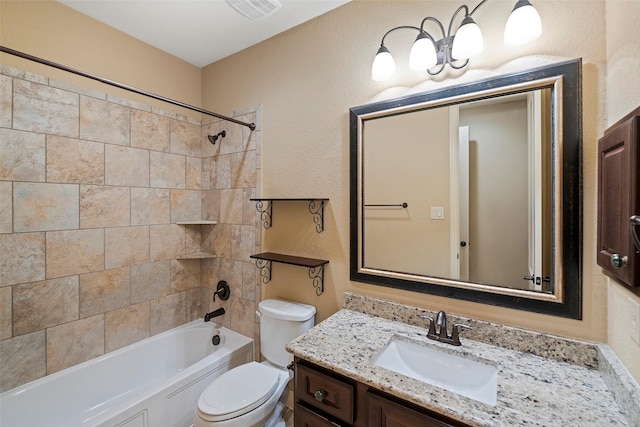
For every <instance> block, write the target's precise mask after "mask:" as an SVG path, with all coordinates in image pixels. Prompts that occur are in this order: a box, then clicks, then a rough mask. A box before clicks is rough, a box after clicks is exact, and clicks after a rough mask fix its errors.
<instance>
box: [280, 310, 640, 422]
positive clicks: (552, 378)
mask: <svg viewBox="0 0 640 427" xmlns="http://www.w3.org/2000/svg"><path fill="white" fill-rule="evenodd" d="M346 305H347V306H348V304H346ZM426 332H427V331H426V329H424V328H422V327H418V326H414V325H409V324H407V323H402V322H398V321H394V320H389V319H384V318H382V317H377V316H373V315H370V314H364V313H360V312H356V311H352V310H348V309H343V310H340V311H339V312H337V313H336V314H334V315H332V316H331V317H329V318H328V319H326V320H324V321H323V322H321V323H319V324H318V325H316V326H315V327H314V328H313V329H311V330H310V331H308V332H306V333H305V334H304V335H302V336H300V337H298V338H297V339H295V340H293V341H292V342H291V343H289V344H288V345H287V350H288V351H289V352H291V353H293V354H294V355H295V356H298V357H300V358H302V359H305V360H308V361H310V362H313V363H315V364H317V365H319V366H322V367H325V368H328V369H330V370H332V371H334V372H337V373H339V374H342V375H344V376H346V377H349V378H352V379H354V380H357V381H359V382H362V383H364V384H367V385H369V386H371V387H373V388H375V389H378V390H381V391H384V392H387V393H389V394H391V395H394V396H397V397H399V398H401V399H404V400H407V401H409V402H412V403H414V404H417V405H420V406H422V407H424V408H427V409H429V410H432V411H434V412H437V413H440V414H443V415H446V416H448V417H450V418H453V419H456V420H459V421H462V422H464V423H467V424H470V425H474V426H514V425H531V426H580V427H584V426H598V427H600V426H637V425H638V424H637V423H638V422H640V421H637V419H636V418H635V416H637V414H638V412H636V411H637V408H628V407H626V406H628V405H626V404H627V403H629V402H619V399H618V402H616V399H615V398H614V394H613V393H612V391H611V389H610V387H608V385H607V384H606V382H605V380H604V379H603V376H604V373H603V371H602V370H601V369H598V368H597V366H589V365H590V362H588V361H587V362H586V363H585V362H584V361H582V362H579V363H575V361H571V363H569V362H565V361H561V360H557V358H548V357H542V356H539V355H536V354H531V353H529V352H523V351H519V350H514V349H509V348H504V347H499V346H497V345H494V344H490V343H486V342H479V341H475V340H471V339H466V338H464V337H462V338H461V341H462V346H460V347H455V346H451V345H448V344H443V343H440V342H436V341H434V340H429V339H427V338H426ZM465 332H466V331H464V332H463V334H464V333H465ZM394 335H396V336H400V337H406V338H408V339H410V340H412V341H418V342H421V343H424V344H426V345H430V346H436V347H439V348H440V349H443V350H445V351H447V352H450V353H453V354H458V355H461V356H463V357H470V358H473V359H481V360H483V361H484V362H485V363H487V362H488V363H490V364H493V365H494V366H496V367H497V368H498V395H497V403H496V405H495V406H491V405H488V404H485V403H482V402H479V401H476V400H473V399H470V398H466V397H463V396H460V395H458V394H455V393H452V392H449V391H446V390H444V389H441V388H439V387H435V386H431V385H429V384H426V383H423V382H421V381H418V380H414V379H412V378H409V377H406V376H403V375H400V374H396V373H394V372H392V371H389V370H386V369H384V368H381V367H378V366H375V365H374V364H373V362H372V360H373V357H374V356H375V355H376V354H377V353H378V351H380V350H381V349H382V348H383V347H384V346H385V345H386V344H387V343H388V341H389V340H390V338H391V337H392V336H394ZM569 341H571V340H569ZM590 347H593V348H596V351H594V352H593V355H592V356H589V357H586V359H587V360H591V361H592V362H593V363H592V364H594V365H599V363H598V358H599V357H602V356H609V355H608V354H606V353H607V350H606V348H605V349H603V352H602V353H603V354H598V350H597V346H593V345H592V346H590ZM585 348H589V346H587V347H585ZM574 353H575V351H574ZM593 357H595V359H593ZM578 360H580V357H578ZM425 363H428V361H425ZM600 365H602V366H606V365H607V364H606V363H600ZM636 387H637V384H636ZM633 392H634V393H635V392H637V390H635V389H634V391H633ZM636 397H637V394H632V395H631V399H632V400H635V398H636ZM619 403H620V404H619ZM632 403H633V402H632ZM636 405H638V403H637V402H636Z"/></svg>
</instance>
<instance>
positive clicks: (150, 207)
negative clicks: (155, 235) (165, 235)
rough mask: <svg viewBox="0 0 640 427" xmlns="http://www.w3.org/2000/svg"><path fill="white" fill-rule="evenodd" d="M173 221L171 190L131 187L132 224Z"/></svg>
mask: <svg viewBox="0 0 640 427" xmlns="http://www.w3.org/2000/svg"><path fill="white" fill-rule="evenodd" d="M169 222H171V191H170V190H168V189H162V188H132V189H131V225H148V224H168V223H169Z"/></svg>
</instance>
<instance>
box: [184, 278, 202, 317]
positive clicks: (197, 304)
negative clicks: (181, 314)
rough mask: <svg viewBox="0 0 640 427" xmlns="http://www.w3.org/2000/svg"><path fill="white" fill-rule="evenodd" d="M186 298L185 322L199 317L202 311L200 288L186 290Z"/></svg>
mask: <svg viewBox="0 0 640 427" xmlns="http://www.w3.org/2000/svg"><path fill="white" fill-rule="evenodd" d="M186 298H187V322H191V321H192V320H196V319H199V318H201V317H202V316H203V313H202V288H201V287H197V288H193V289H189V290H188V291H187V292H186Z"/></svg>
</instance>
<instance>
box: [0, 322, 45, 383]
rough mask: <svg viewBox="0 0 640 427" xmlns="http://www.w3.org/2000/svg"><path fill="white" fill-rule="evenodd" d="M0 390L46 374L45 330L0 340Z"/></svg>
mask: <svg viewBox="0 0 640 427" xmlns="http://www.w3.org/2000/svg"><path fill="white" fill-rule="evenodd" d="M0 360H2V363H0V392H3V391H7V390H11V389H12V388H14V387H17V386H19V385H22V384H25V383H28V382H30V381H33V380H37V379H38V378H41V377H44V376H45V375H46V374H47V366H46V363H47V362H46V361H47V359H46V352H45V332H44V330H42V331H37V332H34V333H32V334H27V335H21V336H19V337H14V338H11V339H8V340H3V341H0Z"/></svg>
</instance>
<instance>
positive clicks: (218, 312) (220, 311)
mask: <svg viewBox="0 0 640 427" xmlns="http://www.w3.org/2000/svg"><path fill="white" fill-rule="evenodd" d="M223 314H224V307H220V308H219V309H217V310H213V311H212V312H211V313H207V314H205V315H204V321H205V322H209V321H211V319H213V318H214V317H218V316H222V315H223Z"/></svg>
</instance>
